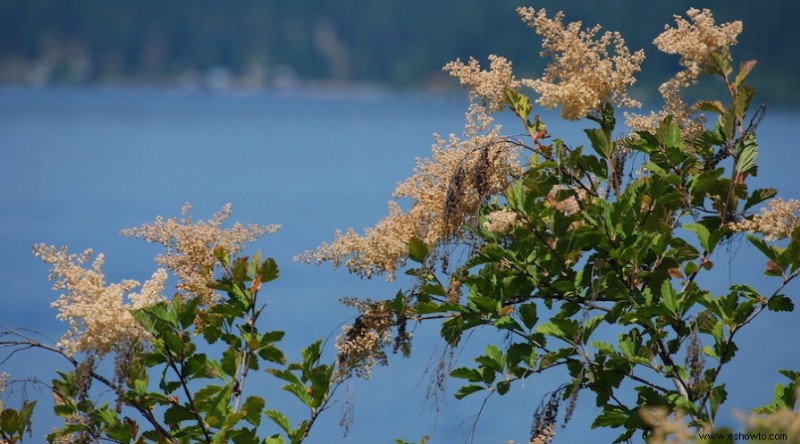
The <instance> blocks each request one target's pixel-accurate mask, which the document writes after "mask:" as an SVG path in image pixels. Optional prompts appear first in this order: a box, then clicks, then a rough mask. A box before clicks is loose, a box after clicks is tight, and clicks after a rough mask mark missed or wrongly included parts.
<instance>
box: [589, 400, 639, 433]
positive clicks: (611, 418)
mask: <svg viewBox="0 0 800 444" xmlns="http://www.w3.org/2000/svg"><path fill="white" fill-rule="evenodd" d="M630 415H631V413H630V412H629V411H627V410H626V409H624V408H622V407H618V406H613V405H607V406H605V407H603V411H602V412H601V413H600V414H599V415H598V416H597V418H595V419H594V422H592V428H593V429H597V428H600V427H611V428H617V427H622V426H623V425H625V422H626V421H627V420H628V418H629V417H630Z"/></svg>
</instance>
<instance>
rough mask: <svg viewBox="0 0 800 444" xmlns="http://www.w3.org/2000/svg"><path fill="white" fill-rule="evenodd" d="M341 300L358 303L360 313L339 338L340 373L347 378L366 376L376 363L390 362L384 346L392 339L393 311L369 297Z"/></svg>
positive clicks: (353, 303) (356, 306) (345, 303)
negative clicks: (365, 298)
mask: <svg viewBox="0 0 800 444" xmlns="http://www.w3.org/2000/svg"><path fill="white" fill-rule="evenodd" d="M342 303H343V304H344V305H347V306H350V307H355V308H356V309H357V310H358V311H359V312H360V313H361V314H360V315H359V316H358V317H357V318H356V320H355V322H354V323H353V325H348V326H345V327H344V328H343V330H344V331H343V332H342V334H341V335H339V336H338V337H337V338H336V349H337V351H338V361H339V367H338V369H337V373H338V374H337V377H338V378H340V379H346V378H349V377H350V376H353V375H355V376H359V377H362V378H365V379H367V378H369V376H370V373H371V372H372V368H373V367H374V366H375V365H386V363H387V359H386V352H385V351H384V347H386V346H387V345H388V344H389V342H390V341H391V339H392V332H391V328H392V324H393V323H392V321H393V316H392V312H391V311H390V310H389V309H388V308H387V307H386V306H385V305H384V304H382V303H380V302H374V301H372V300H369V299H367V300H363V301H362V300H359V299H355V298H345V299H343V300H342Z"/></svg>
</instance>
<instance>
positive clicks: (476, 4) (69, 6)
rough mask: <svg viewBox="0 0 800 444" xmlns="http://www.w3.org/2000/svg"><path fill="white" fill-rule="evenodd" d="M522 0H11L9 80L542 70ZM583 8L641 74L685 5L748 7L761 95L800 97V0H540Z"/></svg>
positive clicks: (406, 76) (412, 76)
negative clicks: (511, 64) (513, 66)
mask: <svg viewBox="0 0 800 444" xmlns="http://www.w3.org/2000/svg"><path fill="white" fill-rule="evenodd" d="M526 4H528V3H526V2H522V1H520V0H513V1H512V0H492V1H487V0H439V1H435V2H428V1H421V0H417V1H413V0H411V1H409V0H406V1H389V0H375V1H371V2H363V1H358V0H314V1H312V0H292V1H274V0H228V1H213V0H193V1H191V2H187V1H181V0H157V1H156V0H137V1H131V0H127V1H126V0H71V1H63V0H3V1H2V2H0V81H2V82H5V83H33V84H50V83H80V84H83V83H140V84H178V85H180V84H187V85H193V84H197V85H207V82H208V80H209V79H211V80H214V79H217V80H220V81H221V82H222V83H221V85H223V86H244V87H248V86H250V87H265V86H282V85H287V84H288V85H291V84H292V83H293V82H298V81H301V82H309V81H325V82H337V83H354V82H357V83H375V84H386V85H389V86H393V87H414V88H417V87H423V88H429V89H430V88H440V87H452V85H454V83H453V82H450V81H449V80H447V79H446V78H445V76H444V75H443V74H442V73H441V70H440V69H441V67H442V65H444V64H445V63H446V62H448V61H450V60H452V59H454V58H456V57H461V58H462V59H464V58H467V57H468V56H469V55H474V56H476V57H481V58H485V57H486V56H487V55H488V54H489V53H491V52H498V53H500V54H501V55H505V56H507V57H509V58H511V59H513V60H517V61H524V63H522V64H521V65H519V66H517V72H519V73H521V74H523V75H527V76H537V75H538V74H539V73H540V70H541V69H542V67H543V66H544V65H543V62H542V61H541V60H539V59H538V54H537V49H536V48H537V47H538V46H537V44H536V40H535V39H536V38H537V37H536V35H535V34H534V33H533V31H532V30H528V29H526V27H525V25H523V24H522V23H521V22H520V20H519V19H518V17H517V16H516V14H515V12H514V9H515V8H516V7H517V6H522V5H526ZM533 6H535V7H537V8H540V7H545V8H548V9H552V10H556V9H562V10H564V11H565V12H566V14H567V17H568V18H569V19H570V20H575V19H579V20H583V21H584V24H585V25H594V24H595V23H603V25H604V27H605V28H606V29H612V30H618V31H620V32H622V34H623V35H624V36H625V38H626V39H627V41H628V46H629V47H630V48H632V49H638V48H644V49H645V51H646V52H647V56H648V59H647V61H646V62H645V66H644V74H643V76H642V82H643V83H644V85H646V86H652V85H653V84H658V83H660V82H662V81H663V80H664V79H665V78H666V77H667V76H668V75H669V74H668V73H669V72H673V70H674V68H675V64H676V61H675V59H674V58H669V57H664V56H660V55H657V54H656V51H655V50H654V48H653V47H652V45H651V43H650V42H651V41H652V39H653V38H654V37H655V35H656V34H658V32H659V30H660V29H661V28H662V27H663V25H664V24H666V23H668V22H669V23H671V22H672V15H673V14H678V13H683V12H685V11H686V9H688V8H689V7H697V8H703V7H708V8H711V9H712V10H714V13H715V16H716V17H717V18H718V20H719V21H720V22H727V21H731V20H742V21H743V22H744V24H745V31H744V33H743V35H742V36H741V39H740V40H741V42H742V44H741V46H739V47H738V48H737V49H735V51H737V52H738V54H737V55H738V58H739V59H749V58H756V56H758V58H759V67H758V68H757V70H756V71H755V72H754V79H753V83H754V84H755V86H756V87H757V88H758V89H759V91H761V93H762V97H761V99H762V100H768V101H770V102H771V103H781V104H787V105H789V104H797V103H800V49H798V46H797V44H796V41H795V39H794V38H793V37H792V36H791V35H792V33H791V30H792V29H793V28H792V27H793V26H796V24H797V23H800V3H798V2H797V1H796V0H777V1H775V2H771V3H769V4H766V5H765V4H763V3H758V2H752V1H745V0H727V1H726V0H713V1H712V0H706V1H685V0H682V1H672V2H642V1H639V0H606V1H603V2H598V1H596V0H568V1H564V0H562V1H557V0H541V1H537V2H535V3H533Z"/></svg>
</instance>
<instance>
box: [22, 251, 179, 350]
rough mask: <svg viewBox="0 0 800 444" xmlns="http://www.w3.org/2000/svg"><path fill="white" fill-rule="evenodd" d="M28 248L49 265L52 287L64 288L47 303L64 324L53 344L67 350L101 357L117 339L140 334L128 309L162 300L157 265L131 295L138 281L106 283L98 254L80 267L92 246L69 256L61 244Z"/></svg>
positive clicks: (160, 273) (142, 334)
mask: <svg viewBox="0 0 800 444" xmlns="http://www.w3.org/2000/svg"><path fill="white" fill-rule="evenodd" d="M33 251H34V254H35V255H36V256H37V257H39V258H40V259H41V260H42V261H44V262H45V263H47V264H50V265H51V266H52V269H51V271H50V280H51V281H54V282H55V283H54V284H53V290H56V291H61V290H63V291H65V293H63V294H62V295H61V296H59V298H58V299H57V300H56V301H55V302H53V303H52V304H51V306H52V307H53V308H56V309H58V311H59V312H58V315H57V318H58V319H60V320H64V321H67V322H68V323H69V329H68V331H67V332H66V333H65V334H64V336H62V338H61V340H60V341H59V343H58V346H59V347H62V348H64V350H65V351H66V352H67V353H69V354H75V353H78V352H84V351H95V352H97V353H99V354H101V355H102V354H105V353H108V352H109V351H112V350H113V349H114V347H115V346H116V345H117V344H119V343H122V342H126V341H130V340H132V339H134V340H135V339H140V338H144V337H146V333H145V332H144V330H142V329H141V328H140V327H139V326H138V324H137V323H136V320H135V319H134V318H133V316H131V314H130V310H131V309H135V308H141V307H145V306H148V305H152V304H155V303H157V302H159V301H161V300H163V297H162V296H161V292H162V291H163V290H164V283H165V282H166V280H167V272H166V270H164V269H158V271H156V272H155V273H154V274H153V276H152V277H151V278H150V280H148V281H146V282H145V283H144V284H142V285H141V291H140V292H139V293H132V291H133V290H134V289H135V288H137V287H139V285H140V284H139V282H137V281H134V280H130V279H126V280H124V281H122V282H119V283H115V284H106V280H105V274H103V271H102V267H103V263H104V261H105V257H104V256H103V255H102V254H98V255H97V256H95V258H94V260H93V261H92V264H91V266H90V267H89V268H86V267H85V266H84V265H85V264H87V263H88V262H89V260H90V259H91V257H92V254H93V252H92V250H86V251H84V252H83V253H82V254H70V253H69V252H68V251H67V248H66V247H62V248H56V247H54V246H48V245H44V244H38V245H35V246H34V248H33ZM126 296H127V297H126ZM126 299H127V301H126Z"/></svg>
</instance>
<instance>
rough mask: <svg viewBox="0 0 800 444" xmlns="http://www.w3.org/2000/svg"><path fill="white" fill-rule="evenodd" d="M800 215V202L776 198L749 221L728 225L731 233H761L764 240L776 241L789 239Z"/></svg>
mask: <svg viewBox="0 0 800 444" xmlns="http://www.w3.org/2000/svg"><path fill="white" fill-rule="evenodd" d="M798 214H800V201H797V200H794V199H790V200H788V201H784V200H783V199H780V198H776V199H772V200H771V201H769V205H768V208H767V207H764V208H762V209H761V213H760V214H756V215H755V216H753V217H752V218H751V219H745V220H742V221H740V222H736V223H732V224H729V225H728V226H729V227H730V228H731V229H732V230H733V231H740V232H742V231H744V232H750V233H761V234H763V235H764V238H765V239H766V240H770V241H771V240H777V239H784V238H787V237H789V236H790V235H791V234H792V231H793V230H794V228H795V226H796V225H797V220H798V217H797V216H798Z"/></svg>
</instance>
